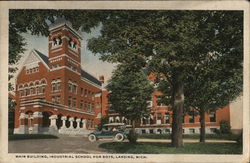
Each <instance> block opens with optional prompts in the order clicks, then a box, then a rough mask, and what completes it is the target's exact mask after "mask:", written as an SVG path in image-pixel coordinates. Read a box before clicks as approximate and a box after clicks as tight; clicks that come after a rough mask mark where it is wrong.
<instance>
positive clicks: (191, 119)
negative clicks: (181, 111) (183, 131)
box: [189, 111, 194, 123]
mask: <svg viewBox="0 0 250 163" xmlns="http://www.w3.org/2000/svg"><path fill="white" fill-rule="evenodd" d="M189 123H194V112H193V111H191V112H189Z"/></svg>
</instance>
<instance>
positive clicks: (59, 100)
mask: <svg viewBox="0 0 250 163" xmlns="http://www.w3.org/2000/svg"><path fill="white" fill-rule="evenodd" d="M57 103H58V104H60V103H61V96H57Z"/></svg>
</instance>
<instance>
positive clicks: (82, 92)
mask: <svg viewBox="0 0 250 163" xmlns="http://www.w3.org/2000/svg"><path fill="white" fill-rule="evenodd" d="M83 94H84V91H83V88H81V96H83Z"/></svg>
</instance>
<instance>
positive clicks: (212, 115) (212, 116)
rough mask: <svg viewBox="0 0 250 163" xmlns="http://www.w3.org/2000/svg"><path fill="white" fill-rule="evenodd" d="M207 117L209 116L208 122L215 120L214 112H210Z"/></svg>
mask: <svg viewBox="0 0 250 163" xmlns="http://www.w3.org/2000/svg"><path fill="white" fill-rule="evenodd" d="M209 118H210V122H216V114H215V112H210V114H209Z"/></svg>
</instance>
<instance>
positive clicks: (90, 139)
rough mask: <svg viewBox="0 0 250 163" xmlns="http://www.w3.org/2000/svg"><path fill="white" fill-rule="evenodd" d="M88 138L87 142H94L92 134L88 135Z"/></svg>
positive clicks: (94, 137)
mask: <svg viewBox="0 0 250 163" xmlns="http://www.w3.org/2000/svg"><path fill="white" fill-rule="evenodd" d="M88 138H89V141H91V142H94V141H96V136H95V135H94V134H90V135H89V137H88Z"/></svg>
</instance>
